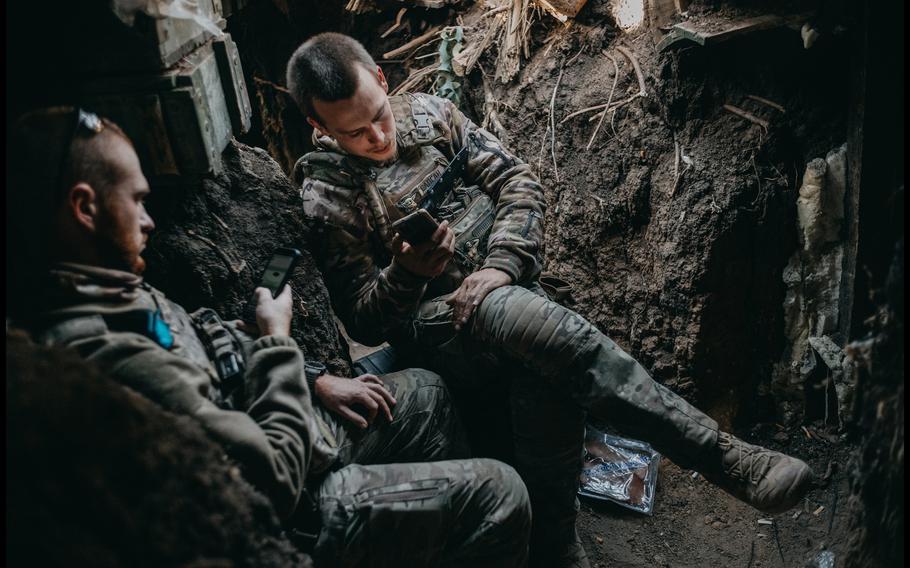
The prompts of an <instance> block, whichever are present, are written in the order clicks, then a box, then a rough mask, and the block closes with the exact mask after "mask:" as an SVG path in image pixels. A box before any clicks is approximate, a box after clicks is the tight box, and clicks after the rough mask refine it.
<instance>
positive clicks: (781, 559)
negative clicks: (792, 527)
mask: <svg viewBox="0 0 910 568" xmlns="http://www.w3.org/2000/svg"><path fill="white" fill-rule="evenodd" d="M771 529H772V531H773V532H774V542H776V543H777V552H778V554H780V561H781V562H783V563H784V564H786V563H787V561H786V560H784V549H783V547H782V546H781V545H780V536H778V534H777V521H774V522H773V523H772V524H771Z"/></svg>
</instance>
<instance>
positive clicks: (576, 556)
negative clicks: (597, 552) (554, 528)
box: [556, 530, 591, 568]
mask: <svg viewBox="0 0 910 568" xmlns="http://www.w3.org/2000/svg"><path fill="white" fill-rule="evenodd" d="M556 566H559V567H560V568H591V561H590V560H588V553H587V552H585V547H584V545H582V544H581V537H579V536H578V531H577V530H576V531H575V536H574V538H573V539H572V542H570V543H569V546H568V547H567V548H566V550H565V552H564V553H563V554H562V555H561V556H560V557H559V559H558V560H557V562H556Z"/></svg>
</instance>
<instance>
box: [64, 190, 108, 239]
mask: <svg viewBox="0 0 910 568" xmlns="http://www.w3.org/2000/svg"><path fill="white" fill-rule="evenodd" d="M66 208H67V213H69V214H70V215H71V216H72V218H73V220H74V221H76V224H78V225H80V226H82V227H84V228H86V229H88V230H89V231H91V232H95V229H96V228H97V223H98V211H99V208H100V203H99V202H98V193H97V192H96V191H95V190H94V188H92V186H90V185H89V184H87V183H85V182H79V183H77V184H76V185H74V186H73V187H71V188H70V190H69V193H67V199H66Z"/></svg>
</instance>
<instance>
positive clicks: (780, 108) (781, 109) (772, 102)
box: [746, 95, 787, 113]
mask: <svg viewBox="0 0 910 568" xmlns="http://www.w3.org/2000/svg"><path fill="white" fill-rule="evenodd" d="M746 98H747V99H752V100H753V101H758V102H760V103H764V104H766V105H768V106H769V107H772V108H776V109H777V110H779V111H781V112H784V113H785V112H787V109H785V108H784V107H782V106H781V105H779V104H777V103H776V102H774V101H769V100H768V99H766V98H764V97H759V96H757V95H746Z"/></svg>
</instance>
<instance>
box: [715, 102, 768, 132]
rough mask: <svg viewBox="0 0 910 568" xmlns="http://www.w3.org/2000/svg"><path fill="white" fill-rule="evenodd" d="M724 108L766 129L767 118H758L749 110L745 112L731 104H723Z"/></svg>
mask: <svg viewBox="0 0 910 568" xmlns="http://www.w3.org/2000/svg"><path fill="white" fill-rule="evenodd" d="M724 110H726V111H728V112H732V113H733V114H735V115H736V116H739V117H741V118H745V119H746V120H748V121H749V122H753V123H755V124H757V125H759V126H761V127H762V128H764V129H765V130H767V129H768V126H769V124H768V121H767V120H764V119H761V118H758V117H757V116H755V115H754V114H752V113H750V112H746V111H744V110H743V109H741V108H739V107H735V106H733V105H724Z"/></svg>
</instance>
